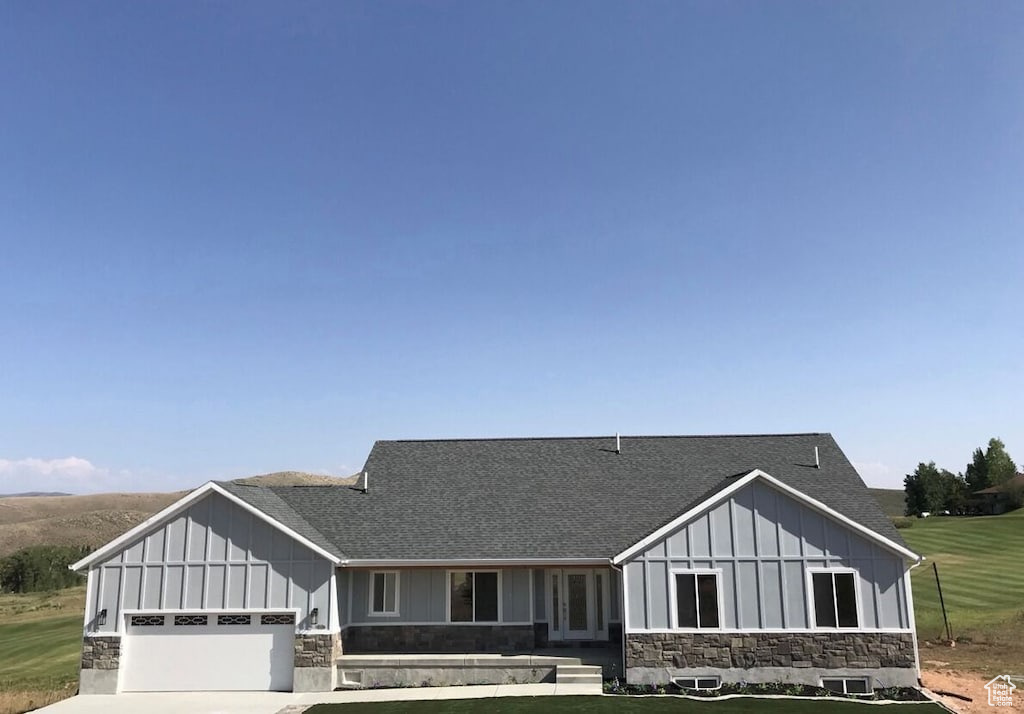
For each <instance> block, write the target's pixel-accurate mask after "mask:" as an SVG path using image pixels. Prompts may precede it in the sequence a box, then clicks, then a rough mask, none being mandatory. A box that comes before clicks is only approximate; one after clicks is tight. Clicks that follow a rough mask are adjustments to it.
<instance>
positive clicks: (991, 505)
mask: <svg viewBox="0 0 1024 714" xmlns="http://www.w3.org/2000/svg"><path fill="white" fill-rule="evenodd" d="M1021 491H1024V473H1022V474H1017V475H1016V476H1014V477H1013V478H1011V479H1009V480H1007V481H1005V482H1003V483H1001V484H998V485H996V486H992V487H990V488H983V489H982V490H980V491H975V492H974V497H973V498H972V499H971V500H972V502H973V504H974V508H975V510H977V511H978V512H980V513H984V514H987V515H993V516H994V515H998V514H1000V513H1005V512H1006V511H1008V510H1010V509H1012V508H1015V507H1016V505H1015V503H1018V502H1017V501H1016V498H1017V497H1018V494H1019V493H1020V492H1021Z"/></svg>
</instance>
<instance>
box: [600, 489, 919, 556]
mask: <svg viewBox="0 0 1024 714" xmlns="http://www.w3.org/2000/svg"><path fill="white" fill-rule="evenodd" d="M755 480H761V481H764V482H765V483H767V484H768V485H770V486H772V487H774V488H775V489H777V490H779V491H781V492H782V493H784V494H786V495H787V496H790V497H791V498H793V499H794V500H796V501H798V502H799V503H803V504H804V505H806V506H809V507H810V508H812V509H814V510H816V511H818V512H819V513H821V514H823V515H825V516H828V517H829V518H831V519H832V520H834V521H837V522H839V523H840V524H842V525H844V526H846V527H847V528H850V529H851V530H854V531H856V532H857V533H859V534H860V535H862V536H864V537H865V538H867V539H868V540H871V541H873V542H875V543H878V544H879V545H881V546H882V547H884V548H886V549H888V550H890V551H892V552H894V553H896V554H898V555H901V556H903V557H904V558H907V559H909V560H914V561H920V560H921V556H920V555H918V554H917V553H915V552H913V551H912V550H910V549H909V548H906V547H904V546H902V545H900V544H899V543H896V542H894V541H892V540H889V539H888V538H886V537H885V536H883V535H880V534H878V533H876V532H875V531H873V530H871V529H870V528H868V527H866V526H862V525H861V524H860V523H857V522H856V521H854V520H853V519H851V518H847V517H846V516H844V515H843V514H842V513H840V512H839V511H837V510H835V509H833V508H830V507H829V506H826V505H825V504H824V503H822V502H821V501H818V500H817V499H814V498H811V497H810V496H808V495H807V494H805V493H804V492H803V491H799V490H797V489H795V488H793V487H792V486H788V485H786V484H784V483H783V482H782V481H779V480H778V479H777V478H775V477H774V476H772V475H770V474H768V473H765V472H764V471H762V470H761V469H754V470H753V471H751V472H750V473H748V474H747V475H745V476H742V477H740V478H738V479H736V481H734V482H733V483H731V484H729V485H728V486H726V487H725V488H723V489H721V490H720V491H718V492H716V493H715V494H714V495H712V496H711V497H709V498H707V499H705V500H704V501H702V502H701V503H698V504H697V505H696V506H694V507H693V508H691V509H690V510H688V511H686V512H685V513H683V514H682V515H680V516H678V517H676V518H674V519H673V520H671V521H670V522H668V523H666V524H665V525H663V526H662V527H661V528H658V529H657V530H655V531H653V532H652V533H650V534H648V535H647V536H645V537H643V538H641V539H640V540H639V541H637V542H636V543H634V544H633V545H631V546H629V547H628V548H626V550H624V551H622V552H621V553H619V554H618V555H616V556H615V557H614V558H612V563H613V564H615V565H620V564H622V563H623V562H625V561H627V560H630V559H631V558H633V557H634V556H636V555H637V554H639V553H641V552H643V551H644V550H646V549H647V548H648V547H650V546H651V545H654V544H655V543H657V542H659V541H661V540H663V539H665V538H667V537H668V536H669V535H671V534H672V533H673V532H675V531H677V530H678V529H680V528H682V527H683V526H684V525H686V524H687V523H689V522H690V521H692V520H693V519H695V518H696V517H697V516H699V515H701V514H702V513H703V512H704V511H706V510H708V509H709V508H711V507H713V506H715V505H717V504H719V503H721V502H722V501H724V500H725V499H727V498H729V497H730V496H732V495H733V494H734V493H736V492H737V491H739V490H740V489H742V488H743V487H745V486H747V485H749V484H751V483H753V482H754V481H755Z"/></svg>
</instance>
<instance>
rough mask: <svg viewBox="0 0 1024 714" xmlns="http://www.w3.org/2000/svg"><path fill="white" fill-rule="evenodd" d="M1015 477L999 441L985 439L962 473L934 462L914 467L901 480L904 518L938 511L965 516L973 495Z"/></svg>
mask: <svg viewBox="0 0 1024 714" xmlns="http://www.w3.org/2000/svg"><path fill="white" fill-rule="evenodd" d="M1016 475H1017V464H1015V463H1014V461H1013V459H1012V458H1010V454H1009V453H1007V451H1006V445H1005V444H1003V442H1002V441H1000V440H999V439H995V438H993V439H989V442H988V447H987V448H985V449H982V448H980V447H979V448H977V449H975V450H974V454H973V455H972V457H971V463H969V464H967V468H966V469H965V470H964V472H963V473H956V474H954V473H953V472H952V471H947V470H946V469H940V468H939V467H937V466H936V465H935V462H934V461H929V462H928V463H926V464H925V463H920V464H918V465H917V468H916V469H914V473H912V474H907V476H906V478H904V479H903V490H904V492H905V494H906V510H905V512H906V514H907V515H908V516H912V515H916V514H918V513H924V512H930V513H940V512H942V511H949V512H950V513H954V514H963V513H969V512H971V510H972V505H971V496H972V494H973V493H974V492H975V491H981V490H982V489H986V488H991V487H992V486H999V485H1001V484H1004V483H1006V482H1007V481H1009V480H1010V479H1011V478H1013V477H1014V476H1016ZM1016 498H1017V499H1020V494H1016ZM1014 505H1017V506H1020V505H1021V504H1020V503H1016V504H1014Z"/></svg>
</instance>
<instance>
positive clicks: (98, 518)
mask: <svg viewBox="0 0 1024 714" xmlns="http://www.w3.org/2000/svg"><path fill="white" fill-rule="evenodd" d="M356 479H357V477H356V476H351V477H348V478H337V477H334V476H323V475H319V474H308V473H303V472H301V471H280V472H278V473H272V474H263V475H260V476H248V477H245V478H240V479H235V481H236V482H239V483H248V484H255V485H261V486H324V485H328V486H329V485H338V486H349V485H351V484H353V483H355V481H356ZM184 494H185V492H184V491H178V492H175V493H97V494H88V495H85V496H72V495H68V494H56V495H54V494H39V495H35V494H32V495H26V494H19V495H15V496H5V497H0V557H3V556H5V555H8V554H10V553H13V552H14V551H16V550H20V549H21V548H25V547H27V546H30V545H88V546H93V547H97V546H101V545H103V544H104V543H106V542H108V541H110V540H113V539H114V538H116V537H117V536H119V535H120V534H121V533H124V532H125V531H127V530H129V529H131V528H133V527H135V526H136V525H138V524H139V523H141V522H142V521H144V520H146V519H147V518H149V517H150V516H151V515H153V514H154V513H156V512H157V511H160V510H163V509H164V508H166V507H167V506H169V505H170V504H172V503H173V502H174V501H176V500H178V499H179V498H181V497H182V496H183V495H184Z"/></svg>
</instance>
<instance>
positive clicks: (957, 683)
mask: <svg viewBox="0 0 1024 714" xmlns="http://www.w3.org/2000/svg"><path fill="white" fill-rule="evenodd" d="M1007 674H1016V673H1015V672H1008V673H1007ZM989 679H991V678H985V677H984V676H983V675H980V674H976V673H974V672H958V671H956V670H952V669H934V670H924V671H923V672H921V681H922V682H924V686H925V687H926V688H928V689H930V690H931V691H932V692H933V693H936V694H937V693H938V692H940V691H942V692H952V693H954V694H958V695H960V696H961V697H967V698H968V699H971V700H972V701H969V702H968V701H964V700H963V699H960V698H958V697H953V696H941V695H940V699H941V700H942V703H943V704H945V705H946V706H948V707H949V708H950V709H953V710H954V711H958V712H961V713H962V714H982V712H985V713H986V714H993V712H1024V693H1022V692H1024V676H1022V677H1019V678H1016V677H1015V678H1014V684H1017V683H1018V682H1019V683H1020V684H1018V686H1019V687H1020V690H1018V691H1017V692H1015V693H1014V699H1013V706H1012V707H998V708H997V707H990V706H989V705H988V690H986V689H985V683H986V682H988V681H989Z"/></svg>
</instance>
